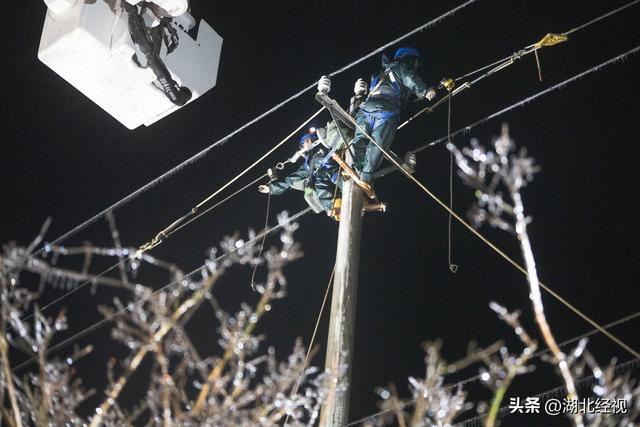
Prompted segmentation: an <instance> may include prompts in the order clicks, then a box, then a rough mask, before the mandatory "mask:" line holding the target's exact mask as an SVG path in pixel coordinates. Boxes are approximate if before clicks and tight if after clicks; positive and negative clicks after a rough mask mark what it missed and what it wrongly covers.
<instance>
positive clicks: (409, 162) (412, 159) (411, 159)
mask: <svg viewBox="0 0 640 427" xmlns="http://www.w3.org/2000/svg"><path fill="white" fill-rule="evenodd" d="M417 163H418V159H417V158H416V155H415V154H414V153H412V152H411V151H409V152H407V154H405V155H404V162H403V163H402V169H404V170H406V171H407V172H409V173H414V172H415V171H416V164H417Z"/></svg>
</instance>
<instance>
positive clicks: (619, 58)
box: [411, 0, 640, 153]
mask: <svg viewBox="0 0 640 427" xmlns="http://www.w3.org/2000/svg"><path fill="white" fill-rule="evenodd" d="M639 1H640V0H639ZM639 50H640V46H636V47H634V48H633V49H630V50H628V51H626V52H625V53H622V54H620V55H618V56H616V57H614V58H611V59H609V60H607V61H605V62H603V63H601V64H599V65H596V66H594V67H591V68H589V69H588V70H585V71H583V72H581V73H579V74H576V75H575V76H573V77H570V78H568V79H566V80H564V81H562V82H560V83H557V84H555V85H553V86H550V87H548V88H547V89H544V90H542V91H540V92H538V93H536V94H534V95H531V96H528V97H526V98H524V99H521V100H520V101H518V102H516V103H514V104H511V105H509V106H508V107H505V108H503V109H501V110H499V111H496V112H494V113H492V114H490V115H488V116H487V117H484V118H482V119H480V120H477V121H475V122H473V123H471V124H469V125H467V126H465V127H463V128H460V129H458V130H456V131H455V132H453V133H452V134H451V136H452V137H453V136H456V135H458V134H460V133H463V132H469V131H470V130H471V129H473V128H474V127H476V126H478V125H481V124H484V123H486V122H488V121H490V120H492V119H495V118H496V117H499V116H501V115H503V114H504V113H507V112H509V111H511V110H514V109H516V108H518V107H522V106H524V105H525V104H528V103H529V102H531V101H534V100H536V99H538V98H539V97H541V96H543V95H546V94H548V93H550V92H553V91H555V90H558V89H561V88H563V87H564V86H566V85H568V84H571V83H573V82H575V81H576V80H579V79H581V78H582V77H585V76H587V75H589V74H591V73H594V72H596V71H600V70H601V69H603V68H605V67H607V66H609V65H611V64H615V63H617V62H621V61H623V60H625V59H626V58H627V57H628V56H630V55H633V54H636V53H638V51H639ZM448 137H449V136H448V135H445V136H442V137H440V138H438V139H435V140H433V141H431V142H429V143H428V144H424V145H421V146H419V147H417V148H415V149H413V150H411V152H412V153H419V152H420V151H423V150H425V149H427V148H430V147H433V146H435V145H438V144H441V143H443V142H445V141H447V138H448Z"/></svg>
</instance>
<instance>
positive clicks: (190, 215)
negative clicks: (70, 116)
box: [23, 0, 640, 320]
mask: <svg viewBox="0 0 640 427" xmlns="http://www.w3.org/2000/svg"><path fill="white" fill-rule="evenodd" d="M639 1H640V0H636V1H633V2H631V3H628V4H627V5H624V6H622V7H620V8H618V9H615V10H613V11H611V12H609V13H607V14H605V15H602V16H601V17H599V18H596V19H594V20H592V21H589V22H588V23H585V24H583V25H581V26H579V27H576V28H574V29H572V30H569V32H575V31H578V30H580V29H582V28H585V27H587V26H588V25H591V24H592V23H595V22H597V21H599V20H601V19H604V18H605V17H608V16H611V15H613V14H614V13H617V12H619V11H621V10H623V9H625V8H627V7H630V6H632V5H633V4H635V3H637V2H639ZM465 5H466V4H465ZM462 7H464V5H462V6H460V8H462ZM444 17H445V16H444V15H442V16H441V17H440V18H439V19H444ZM436 22H437V21H436V20H434V21H431V22H430V23H428V24H425V25H427V26H428V25H430V24H435V23H436ZM587 24H588V25H587ZM423 27H424V26H423ZM420 28H422V27H418V29H415V30H413V32H411V33H407V34H409V35H411V34H414V33H415V32H417V31H419V29H420ZM425 28H426V27H425ZM569 32H567V33H569ZM567 33H565V34H567ZM405 36H406V37H408V36H407V35H405ZM397 41H399V39H396V40H394V41H393V42H390V43H389V44H387V45H385V46H382V47H381V48H379V51H381V50H384V49H385V48H386V47H388V46H389V45H392V44H394V43H396V42H397ZM639 49H640V46H638V47H636V48H634V49H631V50H629V51H627V52H625V53H623V54H621V55H619V56H617V57H615V58H612V59H610V60H608V61H606V62H604V63H602V64H600V65H597V66H595V67H592V68H590V69H589V70H586V71H584V72H582V73H580V74H578V75H576V76H573V77H571V78H569V79H567V80H565V81H563V82H561V83H558V84H556V85H554V86H551V87H549V88H547V89H545V90H543V91H541V92H538V93H537V94H535V95H532V96H529V97H527V98H525V99H523V100H521V101H518V102H517V103H515V104H512V105H510V106H509V107H506V108H503V109H502V110H500V111H497V112H495V113H493V114H491V115H489V116H487V117H485V118H483V119H480V120H478V121H476V122H473V123H471V124H470V125H467V126H465V127H464V128H460V129H458V130H456V131H455V132H453V133H451V134H450V135H446V136H443V137H440V138H438V139H436V140H434V141H432V142H430V143H428V144H425V145H422V146H419V147H417V148H416V149H414V150H412V152H413V153H418V152H420V151H423V150H424V149H426V148H429V147H432V146H434V145H437V144H440V143H442V142H444V141H446V140H447V139H448V138H449V137H453V136H456V135H458V134H460V133H462V132H468V131H469V130H471V129H472V128H474V127H476V126H478V125H480V124H483V123H486V122H488V121H490V120H492V119H494V118H496V117H498V116H500V115H502V114H504V113H506V112H508V111H511V110H513V109H515V108H518V107H522V106H524V105H525V104H527V103H529V102H531V101H533V100H535V99H537V98H538V97H541V96H543V95H546V94H547V93H550V92H552V91H555V90H557V89H560V88H562V87H564V86H566V85H568V84H571V83H573V82H574V81H576V80H578V79H580V78H582V77H584V76H586V75H588V74H591V73H593V72H595V71H599V70H600V69H602V68H604V67H606V66H608V65H610V64H612V63H616V62H619V61H622V60H624V59H625V58H626V57H627V56H629V55H632V54H635V53H637V52H638V50H639ZM375 53H378V52H374V53H372V54H369V56H371V55H374V54H375ZM362 58H365V57H362ZM362 58H361V59H360V60H363V59H362ZM365 59H366V58H365ZM507 59H508V57H507ZM360 60H358V61H360ZM503 61H504V60H500V61H496V62H494V63H491V64H489V65H487V66H484V67H481V68H480V69H478V70H475V71H473V72H471V73H468V74H466V75H465V76H468V75H471V74H474V73H476V72H478V71H483V70H484V69H486V68H489V67H491V66H493V65H495V64H498V63H500V62H503ZM356 63H357V61H354V62H353V63H351V64H349V66H347V67H350V66H353V65H355V64H356ZM346 69H348V68H346V67H345V68H344V69H340V70H337V71H335V72H334V73H333V75H335V74H338V73H340V72H342V71H344V70H346ZM465 76H462V77H459V78H458V79H460V78H463V77H465ZM458 79H456V80H458ZM305 90H306V89H305ZM317 114H318V113H316V114H314V115H313V116H312V117H315V115H317ZM309 120H310V119H308V120H307V122H308V121H309ZM305 123H306V122H305ZM230 135H232V134H230ZM228 137H229V136H228ZM288 138H289V137H287V138H285V139H284V140H282V141H281V142H280V143H278V144H277V145H276V147H274V148H273V149H271V150H270V151H269V152H267V153H266V154H265V155H264V156H262V157H261V158H260V159H259V160H258V161H256V162H254V163H253V164H252V165H251V166H249V167H248V168H247V169H245V170H244V171H243V172H242V173H240V174H239V175H237V176H236V177H235V178H233V179H232V180H231V181H229V182H227V184H225V185H224V186H223V187H221V188H220V189H218V190H217V191H216V192H214V193H213V194H212V195H210V196H208V197H207V198H206V199H205V200H203V201H202V202H201V203H200V204H199V205H198V206H197V207H201V206H202V205H203V204H204V203H206V202H208V201H209V200H211V198H212V197H214V196H216V195H217V194H219V193H220V192H221V191H222V190H224V189H226V188H227V187H228V186H229V185H231V184H232V183H233V182H235V181H236V180H237V179H239V178H240V177H241V176H243V175H244V174H245V173H246V172H248V171H249V170H251V169H252V168H253V167H254V166H256V165H257V164H258V163H259V162H260V161H262V160H263V159H264V158H266V157H267V156H268V155H270V154H271V153H272V152H273V151H274V150H275V149H276V148H277V147H279V146H280V145H282V143H283V142H284V141H286V139H288ZM221 141H222V140H221ZM218 142H220V141H218ZM179 166H180V165H179ZM163 176H164V175H163ZM263 177H264V175H262V176H261V177H260V178H258V179H256V180H254V181H253V182H252V183H250V184H248V185H246V186H245V187H243V188H241V189H240V190H238V191H236V192H235V193H233V194H231V195H230V196H228V197H226V198H225V199H223V200H222V201H221V202H218V203H217V204H215V205H213V206H211V207H209V208H207V209H206V210H205V211H203V212H200V213H198V214H197V215H196V216H193V215H194V214H195V213H197V212H196V211H195V210H192V211H191V212H189V213H187V214H185V215H184V216H183V217H181V218H179V219H178V220H177V221H174V223H172V224H171V226H170V227H171V228H172V230H170V231H168V232H167V233H166V234H165V235H164V236H165V238H166V237H169V236H171V235H172V234H174V233H175V232H177V231H178V230H180V229H181V228H183V227H184V226H186V225H188V224H190V223H191V222H193V221H195V220H196V219H198V218H200V217H201V216H202V215H204V214H206V213H208V212H210V211H211V210H212V209H214V208H216V207H218V206H220V205H221V204H223V203H224V202H226V201H228V200H229V199H231V198H233V197H234V196H236V195H237V194H239V193H240V192H242V191H244V190H245V189H246V188H248V187H250V186H251V185H252V184H254V183H255V182H257V181H259V180H260V179H262V178H263ZM160 178H162V176H161V177H160ZM163 180H164V179H163ZM147 185H149V184H147ZM142 188H144V187H142ZM142 188H141V189H142ZM141 189H140V190H141ZM138 191H139V190H138ZM144 191H146V190H144ZM144 191H142V192H144ZM133 194H134V193H132V195H133ZM140 194H141V193H140ZM130 196H131V195H130ZM135 197H137V196H134V198H135ZM123 200H125V199H123ZM124 203H128V200H127V201H126V202H124ZM124 203H123V204H124ZM112 207H113V208H117V207H118V206H115V205H113V206H112ZM197 207H196V208H197ZM103 212H104V213H105V214H106V211H103ZM102 214H103V213H102V212H101V213H100V214H98V215H96V217H97V216H101V215H102ZM96 217H93V218H92V219H90V220H88V221H85V223H83V224H81V225H79V226H78V227H76V228H75V229H74V230H71V231H70V232H68V233H65V235H63V236H61V237H59V238H57V239H55V240H54V241H52V242H51V243H50V244H59V243H60V242H61V241H62V240H64V239H66V238H67V237H69V236H71V235H72V234H75V232H77V231H80V230H81V229H83V228H86V226H89V225H90V223H93V222H95V220H97V219H98V218H96ZM185 220H188V221H186V222H185V223H183V221H185ZM89 221H91V222H90V223H89ZM44 248H45V246H43V248H41V249H40V250H38V251H36V252H35V253H34V254H32V255H31V256H34V255H37V254H39V253H41V252H42V250H44ZM124 261H125V260H122V261H120V262H118V263H116V264H114V265H112V266H111V267H109V268H107V269H106V270H104V271H102V272H101V273H99V274H98V275H97V276H96V277H101V276H103V275H104V274H106V273H108V272H110V271H111V270H112V269H113V268H115V267H117V266H119V265H122V263H123V262H124ZM90 283H93V280H88V281H86V282H84V283H82V284H81V285H79V286H77V287H76V288H74V289H72V290H71V291H69V292H67V293H66V294H63V295H62V296H60V297H59V298H57V299H55V300H54V301H52V302H51V303H48V304H47V305H46V306H44V307H43V308H42V310H43V311H44V310H46V309H47V308H49V307H51V306H52V305H54V304H56V303H58V302H59V301H61V300H63V299H65V298H67V297H68V296H69V295H70V294H72V293H75V292H77V291H78V290H79V289H81V288H83V287H85V286H86V285H88V284H90ZM29 317H30V316H27V318H29ZM23 320H26V319H23Z"/></svg>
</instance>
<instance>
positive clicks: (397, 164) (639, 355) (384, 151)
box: [346, 115, 640, 358]
mask: <svg viewBox="0 0 640 427" xmlns="http://www.w3.org/2000/svg"><path fill="white" fill-rule="evenodd" d="M346 117H351V116H349V115H346ZM350 121H351V123H352V124H353V125H354V126H355V128H356V129H357V130H358V131H360V132H361V133H362V135H364V136H365V137H366V138H367V139H368V140H369V141H371V143H372V144H373V145H374V146H375V147H377V148H378V149H379V150H380V152H381V153H382V154H383V155H384V157H385V158H386V159H387V160H389V161H390V162H391V163H392V164H393V165H394V166H395V167H396V169H398V170H399V171H400V172H401V173H402V174H403V175H404V176H405V177H407V178H408V179H409V180H410V181H413V183H414V184H416V185H417V186H418V187H419V188H420V189H421V190H422V191H423V192H424V193H425V194H426V195H427V196H429V197H430V198H432V199H433V200H434V201H435V202H436V203H437V204H438V205H440V206H441V207H442V208H443V209H445V210H446V211H447V212H449V213H450V214H451V215H452V216H453V217H454V218H455V219H456V220H457V221H458V222H459V223H460V224H462V225H464V226H465V228H467V229H468V230H469V231H471V233H473V234H474V235H475V236H476V237H478V238H479V239H480V240H481V241H482V242H483V243H485V244H486V245H487V246H489V247H490V248H491V249H493V251H494V252H496V253H497V254H498V255H500V256H501V257H502V258H504V259H505V260H506V261H508V262H509V263H510V264H511V265H513V266H514V267H515V268H516V269H518V270H519V271H520V272H521V273H523V274H524V275H525V276H526V277H528V276H529V275H528V273H527V270H525V269H524V268H523V267H522V266H521V265H520V264H518V263H517V262H516V261H514V260H513V258H511V257H510V256H509V255H507V254H506V253H505V252H504V251H503V250H501V249H500V248H499V247H497V246H496V245H495V244H494V243H493V242H491V241H490V240H489V239H488V238H486V237H485V236H484V235H482V234H481V233H480V232H479V231H478V230H476V229H475V228H474V227H473V226H471V225H470V224H469V223H468V222H466V221H465V220H464V219H462V217H460V215H458V214H457V213H456V212H455V211H453V210H452V209H450V208H449V206H447V204H446V203H444V202H443V201H442V200H440V198H438V196H436V195H435V194H434V193H433V192H432V191H430V190H429V189H428V188H427V187H426V186H425V185H424V184H423V183H422V182H420V181H419V180H418V179H417V178H416V177H415V176H413V175H412V174H410V173H409V172H407V171H406V170H405V169H404V168H403V167H402V165H401V164H400V162H398V160H396V159H395V158H394V157H393V156H391V154H389V152H388V150H387V149H385V148H384V147H382V146H381V145H380V144H379V143H378V142H377V141H376V140H375V139H374V138H372V137H371V135H369V134H368V133H367V132H366V131H365V130H364V129H362V127H361V126H360V125H359V124H358V123H357V122H356V121H355V120H354V119H353V118H350ZM538 283H539V285H540V287H541V288H542V289H544V290H545V291H546V292H547V293H548V294H549V295H551V296H552V297H554V298H555V299H556V300H558V301H559V302H561V303H562V304H563V305H564V306H566V307H567V308H569V309H570V310H571V311H573V312H574V313H575V314H577V315H578V316H580V317H581V318H582V319H584V320H585V321H586V322H588V323H590V324H591V325H592V326H594V327H596V328H598V329H600V332H602V333H603V334H604V335H606V336H607V337H608V338H610V339H611V340H612V341H613V342H615V343H616V344H618V345H619V346H620V347H622V348H624V349H625V350H626V351H628V352H629V353H631V354H632V355H633V356H634V357H637V358H640V353H638V352H637V351H635V350H634V349H632V348H631V347H630V346H629V345H627V344H626V343H624V342H623V341H622V340H620V339H619V338H617V337H616V336H614V335H613V334H611V333H609V332H607V331H606V330H605V329H602V326H600V325H599V324H598V323H597V322H596V321H595V320H593V319H591V317H589V316H587V315H586V314H584V313H583V312H582V311H580V310H579V309H578V308H577V307H576V306H574V305H573V304H571V303H570V302H569V301H567V300H566V299H565V298H564V297H562V296H560V295H559V294H558V293H557V292H555V291H554V290H553V289H551V288H550V287H548V286H547V285H545V284H544V283H542V282H541V281H539V282H538Z"/></svg>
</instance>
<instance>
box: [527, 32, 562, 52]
mask: <svg viewBox="0 0 640 427" xmlns="http://www.w3.org/2000/svg"><path fill="white" fill-rule="evenodd" d="M567 40H569V37H567V36H566V35H564V34H555V33H548V34H547V35H546V36H544V37H543V38H542V40H540V41H539V42H538V43H536V44H534V45H533V46H534V47H535V48H536V49H540V48H541V47H547V46H555V45H557V44H559V43H563V42H566V41H567Z"/></svg>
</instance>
